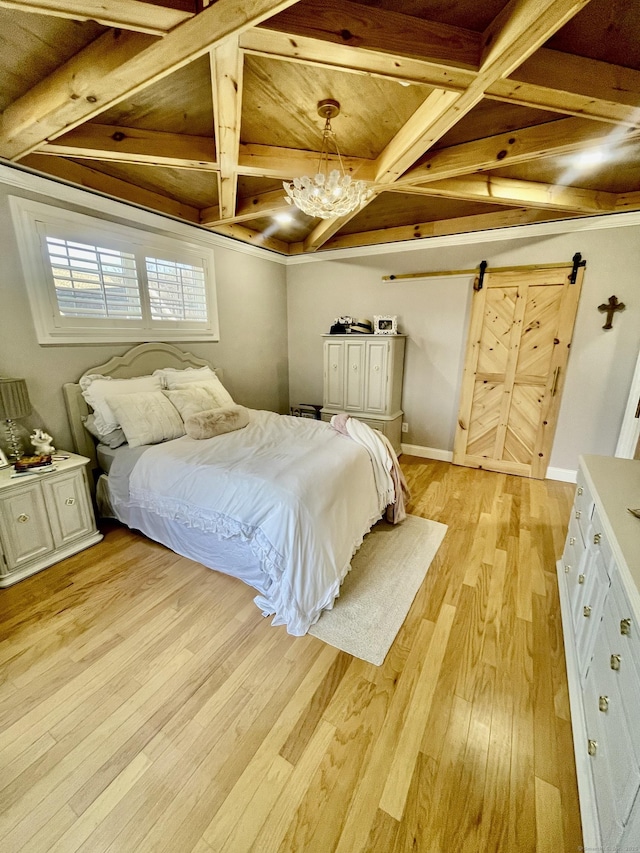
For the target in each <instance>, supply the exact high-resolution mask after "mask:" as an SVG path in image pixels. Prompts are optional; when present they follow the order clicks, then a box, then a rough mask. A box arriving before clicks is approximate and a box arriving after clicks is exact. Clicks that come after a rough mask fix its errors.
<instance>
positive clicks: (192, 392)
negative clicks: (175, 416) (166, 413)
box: [162, 383, 219, 421]
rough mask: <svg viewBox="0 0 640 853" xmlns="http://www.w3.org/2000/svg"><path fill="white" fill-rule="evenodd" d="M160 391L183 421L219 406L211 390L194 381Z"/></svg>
mask: <svg viewBox="0 0 640 853" xmlns="http://www.w3.org/2000/svg"><path fill="white" fill-rule="evenodd" d="M203 384H204V383H203ZM162 393H163V394H164V395H165V397H167V399H169V400H170V401H171V403H172V404H173V405H174V406H175V407H176V409H177V410H178V411H179V412H180V417H181V418H182V420H183V421H186V420H187V418H190V417H191V415H199V414H200V412H207V411H208V410H209V409H215V408H219V406H218V403H217V399H216V398H215V397H214V396H213V394H211V391H210V390H209V389H208V388H201V387H199V386H197V385H196V384H195V383H191V384H189V385H186V386H185V387H184V388H176V389H174V390H173V391H163V392H162Z"/></svg>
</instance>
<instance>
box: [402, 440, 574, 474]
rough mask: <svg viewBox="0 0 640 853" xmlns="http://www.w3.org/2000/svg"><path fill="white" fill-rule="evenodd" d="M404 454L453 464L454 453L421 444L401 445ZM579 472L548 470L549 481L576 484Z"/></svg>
mask: <svg viewBox="0 0 640 853" xmlns="http://www.w3.org/2000/svg"><path fill="white" fill-rule="evenodd" d="M401 448H402V452H403V453H406V454H407V456H419V457H421V458H422V459H438V460H439V461H440V462H451V460H452V459H453V452H452V451H451V450H440V448H438V447H423V446H422V445H421V444H404V442H403V443H402V444H401ZM577 473H578V472H577V471H574V470H573V468H547V476H546V479H547V480H560V481H561V482H563V483H575V482H576V476H577Z"/></svg>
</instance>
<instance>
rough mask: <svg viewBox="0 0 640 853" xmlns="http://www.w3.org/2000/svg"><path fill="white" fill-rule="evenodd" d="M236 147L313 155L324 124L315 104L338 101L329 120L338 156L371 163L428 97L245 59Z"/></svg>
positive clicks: (421, 90)
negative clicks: (258, 146) (256, 145)
mask: <svg viewBox="0 0 640 853" xmlns="http://www.w3.org/2000/svg"><path fill="white" fill-rule="evenodd" d="M244 90H245V91H244V99H243V105H242V128H241V140H242V142H252V143H256V142H257V143H260V144H263V145H276V146H280V147H283V148H300V149H306V150H308V151H317V150H319V148H320V143H321V131H322V127H323V125H324V121H323V120H322V119H321V118H320V116H319V115H318V112H317V103H318V101H321V100H323V99H325V98H333V99H335V100H337V101H339V102H340V105H341V113H340V115H339V116H338V117H337V118H335V119H334V120H333V121H332V123H331V124H332V127H333V130H334V131H335V133H336V136H337V139H338V145H339V147H340V153H341V154H346V155H351V156H354V157H364V158H367V159H373V158H375V157H377V156H378V154H379V153H380V152H381V151H382V149H383V148H384V147H385V145H386V144H387V143H388V142H389V140H391V139H392V138H393V136H394V135H395V134H396V133H397V131H398V130H399V129H400V128H401V127H402V126H403V124H405V123H406V122H407V121H408V120H409V118H410V117H411V115H412V114H413V113H414V112H415V111H416V110H417V109H418V107H419V106H420V105H421V104H422V103H423V101H424V100H425V99H426V97H427V96H428V94H429V92H430V89H429V88H428V87H426V86H401V85H400V84H399V83H396V82H394V81H391V80H380V79H376V78H373V77H365V76H354V75H353V74H345V73H343V72H340V71H333V70H330V69H326V68H316V69H314V70H313V72H312V73H309V69H307V68H305V67H304V66H301V65H295V64H293V63H290V62H281V61H279V60H275V59H265V58H263V57H256V56H247V57H246V59H245V69H244Z"/></svg>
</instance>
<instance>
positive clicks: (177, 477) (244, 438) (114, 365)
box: [64, 344, 390, 636]
mask: <svg viewBox="0 0 640 853" xmlns="http://www.w3.org/2000/svg"><path fill="white" fill-rule="evenodd" d="M201 370H202V371H205V370H207V371H209V372H211V371H212V370H213V369H212V368H211V367H210V365H208V364H207V362H206V361H204V360H202V359H199V358H197V357H195V356H193V355H191V354H190V353H185V352H182V351H181V350H178V349H177V348H175V347H173V346H171V345H169V344H141V345H139V346H137V347H134V348H133V349H132V350H130V351H129V352H128V353H126V354H125V355H124V356H121V357H117V358H113V359H111V360H110V361H108V362H107V363H106V364H102V365H98V366H96V367H94V368H91V369H90V370H88V371H86V372H85V374H83V377H81V380H80V382H79V383H74V384H67V385H65V386H64V395H65V401H66V404H67V410H68V413H69V421H70V426H71V431H72V435H73V439H74V444H75V449H76V450H77V452H78V453H81V454H83V455H85V456H88V457H89V458H91V459H92V460H93V463H94V466H95V467H96V468H97V469H99V470H100V471H101V472H102V473H101V474H100V476H99V478H98V481H97V489H96V498H97V503H98V508H99V510H100V512H101V514H102V515H105V516H109V517H113V518H116V519H118V520H119V521H120V522H122V523H123V524H126V525H127V526H129V527H130V528H133V529H137V530H140V531H141V532H142V533H144V534H145V535H146V536H148V537H149V538H151V539H153V540H155V541H158V542H160V543H162V544H163V545H165V546H166V547H168V548H170V549H172V550H173V551H175V552H176V553H178V554H181V555H183V556H186V557H189V558H190V559H193V560H195V561H197V562H200V563H202V564H203V565H205V566H207V567H209V568H211V569H215V570H217V571H220V572H224V573H226V574H230V575H233V576H234V577H237V578H239V579H241V580H242V581H244V582H245V583H247V584H249V585H250V586H252V587H253V588H254V589H255V590H256V591H257V593H258V594H257V596H256V598H255V602H256V604H257V605H258V607H260V609H261V610H262V612H263V614H264V615H265V616H267V615H273V617H274V618H273V624H274V625H285V626H286V628H287V631H288V632H289V633H291V634H294V635H298V636H299V635H302V634H304V633H306V632H307V630H308V629H309V627H310V626H311V625H312V624H313V623H314V622H315V621H317V619H318V618H319V616H320V613H321V612H322V610H324V609H326V608H331V607H332V605H333V601H334V599H335V598H336V596H337V595H338V594H339V589H340V584H341V582H342V580H343V578H344V576H345V575H346V573H347V572H348V571H349V568H350V561H351V558H352V556H353V554H354V553H355V551H356V550H357V548H358V547H359V546H360V544H361V543H362V540H363V538H364V536H365V535H366V533H367V532H368V531H369V530H370V528H371V527H372V526H373V524H375V522H376V521H377V520H379V518H380V517H381V515H382V514H383V512H384V510H385V506H386V505H387V504H388V503H390V499H389V498H390V495H389V491H388V489H387V490H386V491H385V488H383V487H382V486H381V477H383V476H384V475H385V473H386V472H384V471H382V473H381V470H380V465H379V464H378V466H377V467H376V463H375V460H374V459H373V456H374V455H375V454H372V453H371V452H370V451H367V449H366V448H365V447H364V446H362V444H359V443H358V442H357V441H352V440H351V439H350V438H348V437H346V436H345V435H341V434H340V433H338V432H337V431H336V430H334V429H333V428H332V427H331V426H330V425H329V424H327V423H324V422H322V421H314V420H309V419H306V418H296V417H290V416H286V415H277V414H274V413H273V412H265V411H255V410H248V415H247V418H248V423H247V425H246V426H244V427H243V428H241V429H235V430H233V431H230V432H227V433H225V434H220V435H216V436H215V437H212V438H207V439H204V440H196V439H194V438H191V437H190V436H189V435H180V436H179V437H175V438H171V439H170V440H165V441H158V442H157V443H152V444H140V445H138V446H131V444H123V445H122V446H120V447H117V448H107V447H105V446H104V445H103V444H102V443H101V442H98V444H97V446H96V442H95V440H94V439H93V438H92V437H91V435H90V434H89V432H88V431H87V429H86V428H85V423H86V422H87V418H88V416H90V415H93V414H95V416H96V417H97V415H98V412H99V411H100V407H99V404H96V412H95V413H93V412H92V409H91V407H90V406H89V404H88V403H87V400H86V399H85V396H87V394H86V385H85V396H83V387H82V383H86V382H90V381H91V379H90V378H91V377H104V378H105V381H106V380H108V379H109V378H110V379H111V380H122V379H129V380H131V379H132V378H133V377H149V376H155V375H156V373H157V372H158V371H162V373H161V374H160V375H161V377H163V381H164V380H166V378H167V377H168V378H169V379H171V380H172V381H174V382H175V381H176V377H178V378H179V379H180V378H182V377H187V376H195V375H196V372H197V371H201ZM165 371H168V372H165ZM215 374H216V376H217V377H218V378H219V379H220V378H222V375H221V372H220V371H215ZM207 375H208V374H207ZM87 377H89V379H88V378H87ZM98 384H99V382H97V384H96V386H95V387H98ZM125 384H126V383H125ZM121 385H122V383H117V387H120V386H121ZM102 387H106V388H107V389H110V388H112V387H116V385H109V384H106V385H103V386H102ZM182 387H186V386H185V385H183V386H182ZM154 393H155V389H154ZM162 393H163V394H164V396H165V398H166V397H167V396H170V395H168V394H167V393H166V390H163V392H162ZM134 396H135V397H137V399H138V401H140V400H142V399H143V397H144V394H142V393H137V394H135V395H133V394H132V395H131V397H130V399H129V400H128V401H127V402H128V403H131V404H132V399H133V397H134ZM107 399H108V400H109V401H111V403H112V404H113V405H114V406H115V401H116V400H120V401H122V397H120V396H116V397H113V396H109V397H108V398H107ZM145 399H146V398H145ZM149 399H151V398H149ZM172 399H174V398H172ZM154 400H155V398H154ZM154 404H155V403H154ZM163 411H164V410H163ZM185 422H186V421H185Z"/></svg>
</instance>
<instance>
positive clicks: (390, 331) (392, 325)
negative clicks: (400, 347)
mask: <svg viewBox="0 0 640 853" xmlns="http://www.w3.org/2000/svg"><path fill="white" fill-rule="evenodd" d="M373 334H374V335H397V334H398V317H397V315H395V314H394V315H390V314H385V315H381V314H376V315H375V316H374V318H373Z"/></svg>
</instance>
